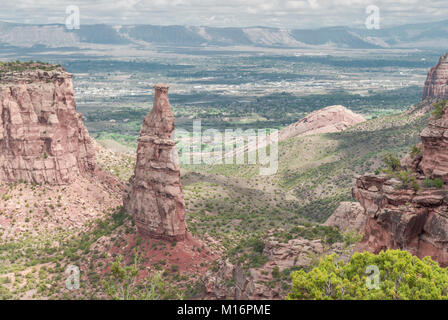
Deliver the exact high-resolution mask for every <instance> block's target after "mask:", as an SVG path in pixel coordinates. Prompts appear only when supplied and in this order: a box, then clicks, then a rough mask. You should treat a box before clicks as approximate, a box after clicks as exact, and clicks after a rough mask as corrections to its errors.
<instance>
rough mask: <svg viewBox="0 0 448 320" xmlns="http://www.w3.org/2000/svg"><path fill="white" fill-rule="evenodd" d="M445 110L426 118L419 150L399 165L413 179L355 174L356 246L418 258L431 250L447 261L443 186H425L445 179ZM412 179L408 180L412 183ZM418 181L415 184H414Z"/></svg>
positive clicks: (447, 175) (447, 123)
mask: <svg viewBox="0 0 448 320" xmlns="http://www.w3.org/2000/svg"><path fill="white" fill-rule="evenodd" d="M446 137H448V113H447V112H446V111H445V114H444V116H443V117H442V118H441V119H439V120H432V121H430V123H429V125H428V127H427V128H425V129H424V130H423V131H422V133H421V138H422V143H421V144H419V145H418V147H419V148H420V150H421V152H420V154H414V155H411V154H409V155H407V156H406V157H405V158H404V159H403V160H402V161H401V165H402V167H403V168H402V170H408V172H409V174H410V176H411V177H413V178H414V179H415V182H414V183H407V184H406V183H403V181H400V180H398V179H397V178H391V177H390V176H388V175H385V174H379V175H374V174H366V175H364V176H360V177H357V179H356V186H355V187H354V188H353V195H354V197H355V198H356V199H357V200H358V201H359V203H360V204H361V206H362V207H363V208H364V212H365V214H366V215H367V221H366V225H365V228H364V232H365V236H364V239H363V240H362V242H361V243H360V244H359V245H358V250H368V251H372V252H375V253H377V252H379V251H381V250H383V249H387V248H390V249H403V250H407V251H409V252H411V253H412V254H414V255H416V256H418V257H420V258H423V257H425V256H431V257H432V258H433V259H434V260H435V261H437V262H439V263H440V264H441V265H442V266H448V251H447V250H448V197H447V186H446V185H445V184H444V185H443V186H442V187H441V188H437V187H425V184H424V180H425V179H434V178H441V179H443V181H445V182H447V181H448V154H447V152H446V149H447V146H448V145H447V140H446V139H447V138H446ZM412 184H413V185H412ZM417 186H419V187H417Z"/></svg>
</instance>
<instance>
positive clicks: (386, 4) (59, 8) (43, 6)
mask: <svg viewBox="0 0 448 320" xmlns="http://www.w3.org/2000/svg"><path fill="white" fill-rule="evenodd" d="M1 1H2V2H4V3H2V11H1V12H0V20H4V21H15V22H26V23H39V24H44V23H55V22H57V23H64V21H65V7H66V6H68V5H78V6H79V7H80V13H81V23H85V24H92V23H106V24H115V25H119V24H161V25H172V24H186V25H213V26H255V25H267V26H270V25H271V26H282V27H287V28H315V27H324V26H334V25H350V26H354V25H358V26H360V24H361V23H362V22H363V21H365V8H366V7H367V6H368V5H371V4H374V5H376V6H378V7H379V8H380V9H381V21H382V24H383V26H387V25H399V24H405V23H415V22H427V21H431V20H434V19H436V18H437V19H443V17H448V2H447V1H446V0H226V1H222V0H117V1H110V0H98V1H91V0H40V1H35V0H15V1H6V0H1ZM211 17H213V18H211Z"/></svg>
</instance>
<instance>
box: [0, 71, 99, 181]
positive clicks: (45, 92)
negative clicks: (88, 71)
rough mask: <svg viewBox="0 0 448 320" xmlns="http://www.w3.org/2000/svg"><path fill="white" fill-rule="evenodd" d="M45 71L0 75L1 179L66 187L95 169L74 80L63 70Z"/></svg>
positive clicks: (93, 154) (4, 73) (90, 144)
mask: <svg viewBox="0 0 448 320" xmlns="http://www.w3.org/2000/svg"><path fill="white" fill-rule="evenodd" d="M46 68H47V69H44V70H42V69H40V67H39V65H35V66H34V68H31V69H27V70H23V71H11V72H6V71H5V70H3V72H2V74H1V80H0V181H3V182H15V181H28V182H34V183H50V184H67V183H70V182H71V181H73V180H74V179H75V178H76V177H77V176H78V175H79V174H85V173H88V172H93V171H94V170H95V167H96V166H95V152H94V148H93V146H92V140H91V139H90V137H89V134H88V132H87V129H86V128H85V126H84V124H83V122H82V116H81V115H80V114H79V113H77V112H76V105H75V100H74V93H73V84H72V76H71V75H70V74H68V73H67V72H66V71H65V70H64V69H63V68H61V67H54V68H49V67H48V65H46ZM49 69H51V70H49ZM46 70H47V71H46Z"/></svg>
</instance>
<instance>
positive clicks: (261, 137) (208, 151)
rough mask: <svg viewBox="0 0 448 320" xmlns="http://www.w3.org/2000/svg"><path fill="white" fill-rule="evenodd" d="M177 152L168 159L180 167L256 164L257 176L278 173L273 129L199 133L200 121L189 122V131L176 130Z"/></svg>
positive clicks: (276, 142) (276, 140)
mask: <svg viewBox="0 0 448 320" xmlns="http://www.w3.org/2000/svg"><path fill="white" fill-rule="evenodd" d="M174 136H175V137H176V139H177V140H178V142H177V146H176V147H177V148H176V149H177V152H176V149H173V153H172V155H171V156H172V159H173V160H174V161H175V162H177V163H180V164H183V165H189V164H207V165H220V164H236V165H243V164H247V165H260V170H259V174H260V175H263V176H269V175H273V174H276V173H277V170H278V130H277V129H269V130H268V129H247V130H244V131H243V130H242V129H225V130H224V132H221V131H219V130H216V129H207V130H204V131H202V127H201V121H200V120H195V121H193V132H189V131H188V130H185V129H183V128H180V129H176V130H175V135H174Z"/></svg>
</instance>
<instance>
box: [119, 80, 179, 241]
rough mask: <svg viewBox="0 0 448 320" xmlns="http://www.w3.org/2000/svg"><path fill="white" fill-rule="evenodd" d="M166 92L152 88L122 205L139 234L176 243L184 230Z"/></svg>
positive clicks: (176, 163) (175, 151)
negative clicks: (133, 170) (132, 219)
mask: <svg viewBox="0 0 448 320" xmlns="http://www.w3.org/2000/svg"><path fill="white" fill-rule="evenodd" d="M168 88H169V87H168V86H167V85H164V84H158V85H155V86H154V89H155V95H154V106H153V108H152V110H151V111H150V112H149V113H148V114H147V115H146V117H145V119H144V121H143V126H142V129H141V130H140V138H139V139H138V148H137V163H136V166H135V174H134V177H133V179H132V181H131V185H130V188H129V190H128V192H127V193H126V194H125V196H124V199H123V204H124V208H125V210H126V212H128V213H130V214H132V215H133V217H134V221H135V224H136V226H137V228H138V231H139V233H140V234H142V235H144V236H149V237H152V238H157V239H166V240H177V241H179V240H183V239H184V238H185V235H186V230H187V228H186V224H185V201H184V195H183V192H182V186H181V184H180V167H179V163H178V157H177V150H176V143H175V142H174V140H173V139H172V137H173V132H174V116H173V113H172V112H171V108H170V102H169V99H168Z"/></svg>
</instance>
